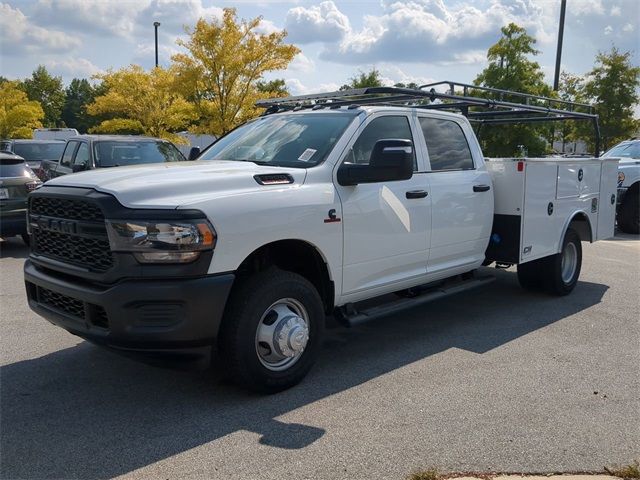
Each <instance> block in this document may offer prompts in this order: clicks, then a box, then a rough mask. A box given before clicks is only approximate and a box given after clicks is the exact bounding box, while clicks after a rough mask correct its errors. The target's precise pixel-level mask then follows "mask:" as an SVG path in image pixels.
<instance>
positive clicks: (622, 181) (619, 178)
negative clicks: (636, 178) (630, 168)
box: [618, 172, 624, 187]
mask: <svg viewBox="0 0 640 480" xmlns="http://www.w3.org/2000/svg"><path fill="white" fill-rule="evenodd" d="M623 183H624V172H618V186H619V187H621V186H622V184H623Z"/></svg>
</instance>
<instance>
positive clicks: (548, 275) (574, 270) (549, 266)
mask: <svg viewBox="0 0 640 480" xmlns="http://www.w3.org/2000/svg"><path fill="white" fill-rule="evenodd" d="M581 268H582V244H581V243H580V237H579V236H578V234H577V233H576V231H575V230H573V229H572V228H569V229H568V230H567V233H566V234H565V236H564V240H563V242H562V249H561V250H560V253H557V254H556V255H551V256H549V257H545V258H541V259H539V260H534V261H532V262H527V263H522V264H520V265H518V281H519V282H520V285H521V286H522V288H525V289H527V290H546V291H548V292H549V293H552V294H554V295H568V294H569V293H571V292H572V291H573V289H574V288H575V286H576V284H577V283H578V278H579V277H580V270H581Z"/></svg>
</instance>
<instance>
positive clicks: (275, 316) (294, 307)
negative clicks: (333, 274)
mask: <svg viewBox="0 0 640 480" xmlns="http://www.w3.org/2000/svg"><path fill="white" fill-rule="evenodd" d="M324 320H325V315H324V308H323V304H322V300H321V299H320V296H319V295H318V292H317V290H316V289H315V287H314V286H313V285H312V284H311V282H309V281H308V280H307V279H306V278H304V277H302V276H300V275H298V274H295V273H292V272H286V271H283V270H279V269H276V268H270V269H269V270H266V271H264V272H260V273H257V274H255V275H253V276H251V277H249V278H247V279H245V280H242V281H241V283H240V284H239V285H238V286H237V287H236V288H234V290H233V292H232V294H231V298H230V300H229V304H228V307H227V309H226V311H225V317H224V319H223V323H222V325H221V328H220V335H219V336H218V351H219V353H220V359H221V361H222V362H224V365H225V366H226V369H227V372H228V373H229V374H230V375H231V378H232V380H233V381H234V382H235V383H237V384H238V385H240V386H241V387H244V388H247V389H249V390H254V391H257V392H260V393H275V392H279V391H282V390H285V389H287V388H290V387H292V386H294V385H296V384H297V383H298V382H300V381H301V380H302V379H303V378H304V377H305V375H306V374H307V373H308V372H309V370H310V369H311V367H312V366H313V364H314V363H315V361H316V359H317V357H318V353H319V351H320V348H321V346H322V337H323V333H324ZM305 324H306V329H307V332H308V341H307V342H306V346H304V347H303V349H302V350H301V349H300V344H301V343H304V325H305ZM291 325H293V327H292V328H291ZM278 333H280V334H283V333H284V338H285V340H284V343H285V345H284V346H285V347H287V348H289V347H291V345H292V344H291V343H286V342H287V341H290V342H293V344H296V345H297V347H298V352H294V351H293V350H292V349H289V350H288V352H285V353H283V349H282V348H281V347H282V343H278V342H277V341H276V340H275V338H276V337H277V335H278ZM259 337H260V338H263V339H265V338H268V339H270V341H260V340H259ZM287 339H289V340H287ZM291 339H293V340H291ZM296 339H297V340H296ZM281 341H282V340H281ZM296 341H297V342H298V343H296ZM292 348H293V347H292ZM300 350H301V351H300ZM287 353H288V354H289V355H291V354H292V353H293V356H291V357H287V356H286V354H287Z"/></svg>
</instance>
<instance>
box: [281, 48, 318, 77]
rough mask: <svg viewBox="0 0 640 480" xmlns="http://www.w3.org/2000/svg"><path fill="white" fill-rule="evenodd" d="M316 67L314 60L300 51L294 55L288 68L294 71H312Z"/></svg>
mask: <svg viewBox="0 0 640 480" xmlns="http://www.w3.org/2000/svg"><path fill="white" fill-rule="evenodd" d="M315 69H316V65H315V63H314V62H313V60H311V59H309V57H307V56H306V55H305V54H304V53H302V52H300V53H299V54H298V55H296V56H295V57H294V59H293V60H292V61H291V63H290V64H289V68H288V70H291V71H293V72H302V73H311V72H313V71H314V70H315Z"/></svg>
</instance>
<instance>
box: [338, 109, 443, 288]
mask: <svg viewBox="0 0 640 480" xmlns="http://www.w3.org/2000/svg"><path fill="white" fill-rule="evenodd" d="M412 130H415V124H414V122H413V119H412V118H410V117H409V116H406V115H398V114H393V115H384V114H383V115H375V116H372V117H371V118H369V119H368V122H367V123H366V125H364V127H363V128H362V127H361V130H360V131H359V134H358V135H356V140H355V141H354V142H353V144H352V146H351V148H349V149H348V151H347V155H346V156H345V158H344V159H343V162H352V163H360V164H368V163H369V158H370V155H371V152H372V150H373V147H374V145H375V143H376V142H377V141H378V140H383V139H407V140H411V141H412V142H413V139H414V137H415V135H414V133H413V131H412ZM413 152H414V156H415V158H414V165H415V166H414V175H413V177H412V178H410V179H409V180H400V181H389V182H378V183H361V184H358V185H355V186H342V185H339V184H337V182H336V188H337V191H338V194H339V196H340V200H341V202H342V217H343V218H342V222H343V232H344V234H343V251H344V254H343V255H344V263H343V282H342V285H343V290H342V294H343V296H346V297H347V298H346V299H345V300H347V301H358V300H359V299H361V298H364V297H368V296H370V295H371V294H372V291H375V293H386V292H391V291H394V290H398V289H401V288H406V287H408V286H410V285H412V284H415V283H416V281H417V279H422V278H423V277H425V275H426V273H427V262H428V256H429V233H430V227H431V199H430V197H429V195H428V187H429V185H428V178H427V175H426V174H424V173H421V172H420V171H419V170H423V171H424V165H423V160H424V159H423V158H422V157H421V155H419V154H418V152H417V151H416V148H415V143H414V146H413ZM418 167H420V168H418ZM418 283H419V282H418ZM405 284H406V286H405Z"/></svg>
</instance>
